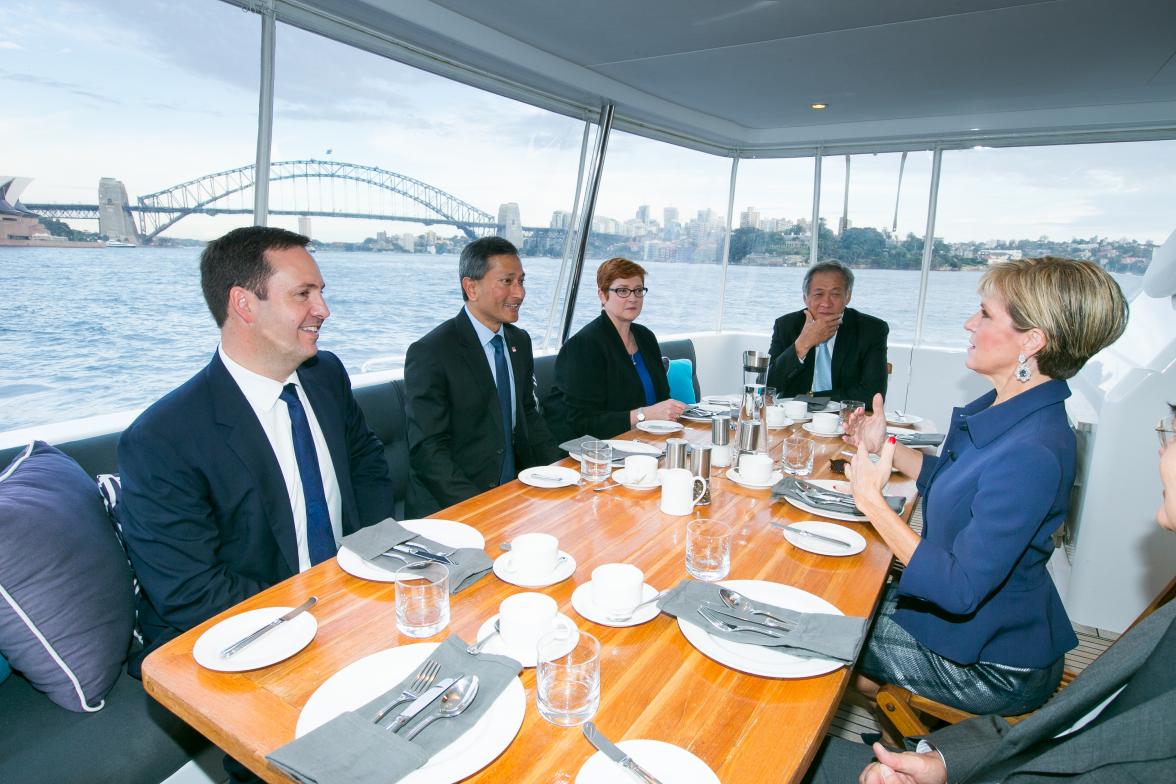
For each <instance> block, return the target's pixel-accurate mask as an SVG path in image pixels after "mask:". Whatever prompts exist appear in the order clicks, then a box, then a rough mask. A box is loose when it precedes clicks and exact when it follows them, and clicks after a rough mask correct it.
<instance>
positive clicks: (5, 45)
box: [0, 41, 24, 49]
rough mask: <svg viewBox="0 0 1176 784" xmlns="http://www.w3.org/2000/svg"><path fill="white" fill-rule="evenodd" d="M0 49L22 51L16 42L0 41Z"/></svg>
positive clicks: (21, 47)
mask: <svg viewBox="0 0 1176 784" xmlns="http://www.w3.org/2000/svg"><path fill="white" fill-rule="evenodd" d="M0 49H24V47H23V46H21V45H20V44H18V43H17V42H16V41H0Z"/></svg>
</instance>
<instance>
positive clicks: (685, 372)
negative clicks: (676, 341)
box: [666, 359, 698, 406]
mask: <svg viewBox="0 0 1176 784" xmlns="http://www.w3.org/2000/svg"><path fill="white" fill-rule="evenodd" d="M666 376H667V377H668V378H669V380H670V397H672V398H673V399H674V400H680V401H682V402H683V403H685V404H686V405H690V406H692V405H694V404H695V403H697V402H698V398H696V397H695V396H694V363H693V362H691V361H690V360H689V359H671V360H670V367H669V368H668V369H667V370H666Z"/></svg>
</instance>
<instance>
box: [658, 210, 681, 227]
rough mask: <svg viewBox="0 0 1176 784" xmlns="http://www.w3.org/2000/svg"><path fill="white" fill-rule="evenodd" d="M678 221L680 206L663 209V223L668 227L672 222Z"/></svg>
mask: <svg viewBox="0 0 1176 784" xmlns="http://www.w3.org/2000/svg"><path fill="white" fill-rule="evenodd" d="M677 222H678V208H677V207H666V208H664V209H663V210H662V223H663V224H665V227H666V228H667V229H668V228H669V227H670V224H672V223H677Z"/></svg>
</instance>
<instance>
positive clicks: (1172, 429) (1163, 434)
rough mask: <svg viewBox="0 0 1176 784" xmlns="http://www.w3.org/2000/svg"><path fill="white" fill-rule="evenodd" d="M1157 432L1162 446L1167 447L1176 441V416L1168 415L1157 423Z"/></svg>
mask: <svg viewBox="0 0 1176 784" xmlns="http://www.w3.org/2000/svg"><path fill="white" fill-rule="evenodd" d="M1156 434H1157V435H1158V436H1159V437H1160V446H1161V447H1167V446H1168V444H1171V443H1172V442H1173V441H1176V417H1171V416H1166V417H1164V418H1163V419H1161V420H1160V423H1159V424H1158V425H1156Z"/></svg>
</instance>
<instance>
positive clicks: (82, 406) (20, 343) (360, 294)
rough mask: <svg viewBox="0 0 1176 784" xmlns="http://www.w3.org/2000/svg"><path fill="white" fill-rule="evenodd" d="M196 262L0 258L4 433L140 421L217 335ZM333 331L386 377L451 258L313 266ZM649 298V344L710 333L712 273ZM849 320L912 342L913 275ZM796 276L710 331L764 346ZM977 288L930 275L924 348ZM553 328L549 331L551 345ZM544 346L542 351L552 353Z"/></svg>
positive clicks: (904, 275) (545, 297) (437, 303)
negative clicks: (4, 304) (71, 422)
mask: <svg viewBox="0 0 1176 784" xmlns="http://www.w3.org/2000/svg"><path fill="white" fill-rule="evenodd" d="M199 254H200V249H199V248H94V249H90V248H69V249H55V248H32V249H27V248H0V278H2V279H3V281H4V284H5V285H4V288H5V293H6V295H7V296H8V298H9V307H8V318H6V319H4V320H3V321H2V322H0V347H2V349H3V353H4V357H5V361H4V363H3V365H2V366H0V432H2V431H5V430H11V429H15V428H20V427H26V426H30V425H36V424H40V423H46V422H56V421H61V420H67V419H75V418H79V417H85V416H92V415H95V414H102V413H109V412H112V411H122V410H128V409H141V408H143V407H145V406H147V405H148V404H150V403H151V402H152V401H154V400H156V399H157V398H159V397H160V396H162V395H163V394H164V393H166V392H167V391H168V390H170V389H172V388H174V387H175V386H177V385H178V384H180V383H182V382H183V381H184V380H186V379H187V378H189V377H190V376H191V375H192V374H193V373H195V372H196V371H197V370H199V369H200V367H202V366H203V365H204V364H205V363H207V362H208V359H209V357H210V356H211V355H212V352H213V350H214V349H215V347H216V343H217V331H216V328H215V325H214V324H213V321H212V317H211V316H210V315H209V313H208V310H207V308H206V307H205V305H204V301H203V299H202V297H201V294H200V273H199V267H198V258H199ZM316 259H317V261H318V263H319V266H320V268H321V269H322V272H323V277H324V280H325V281H326V283H327V289H326V298H327V303H328V305H329V306H330V308H331V311H332V314H331V317H330V318H329V319H328V320H327V322H326V324H325V325H324V327H323V331H322V335H321V337H320V341H319V346H320V348H322V349H325V350H328V351H332V352H334V353H336V354H338V355H339V357H340V358H341V359H342V360H343V362H344V363H345V365H346V366H347V368H348V370H349V371H350V372H351V373H352V374H353V375H355V374H358V373H361V372H363V370H364V368H365V365H366V366H367V368H368V369H380V370H382V369H390V368H395V367H398V366H399V365H398V358H399V357H401V356H402V355H403V354H404V352H405V350H407V348H408V346H409V344H410V343H412V342H413V341H414V340H415V339H417V338H418V337H420V336H421V335H423V334H424V333H426V332H427V331H429V330H430V329H432V328H433V327H434V326H435V325H436V324H438V323H439V322H440V321H442V320H444V319H447V318H449V317H451V316H453V315H454V314H455V313H457V311H458V310H459V308H460V307H461V293H460V291H459V288H458V279H457V258H456V257H455V256H431V255H424V254H397V253H366V252H360V253H346V252H340V251H326V250H321V251H319V252H318V253H317V254H316ZM597 264H598V261H593V262H590V263H588V264H586V265H585V273H584V276H583V278H582V280H581V284H580V294H579V299H578V302H579V305H578V307H577V309H576V318H575V325H574V326H575V327H576V328H578V327H579V326H580V325H582V324H584V323H586V322H587V321H588V320H590V319H591V318H594V317H595V316H596V315H597V313H598V312H599V305H598V302H597V300H596V294H595V289H596V286H595V270H596V266H597ZM524 265H525V269H526V275H527V299H526V302H525V304H524V305H523V309H522V315H521V317H520V321H519V325H520V326H521V327H523V328H524V329H526V330H528V331H529V332H530V333H531V336H532V338H533V339H534V341H535V344H536V347H537V348H538V347H540V346H542V344H543V340H544V335H545V332H546V328H547V319H548V315H549V312H550V309H551V301H552V297H553V296H554V293H555V289H556V284H557V278H558V275H559V268H560V260H559V259H550V258H530V259H525V260H524ZM642 265H643V266H644V267H645V268H646V269H647V270H648V272H649V275H648V278H647V279H646V285H648V286H649V288H650V292H649V294H648V296H647V298H646V300H645V308H644V312H643V313H642V316H641V319H640V322H641V323H643V324H645V325H646V326H648V327H649V328H650V329H652V330H653V331H654V332H655V333H657V334H658V335H659V336H666V335H671V334H675V333H683V332H697V331H706V330H713V329H716V328H718V327H719V326H720V325H719V323H718V318H719V308H718V306H717V303H718V302H719V291H720V285H721V281H722V271H721V268H720V267H719V266H718V265H713V264H709V265H708V264H681V263H667V262H642ZM856 274H857V283H856V285H855V289H854V296H853V306H855V307H857V308H859V309H861V310H863V311H865V312H868V313H872V314H875V315H878V316H881V317H883V318H885V319H886V320H887V321H888V322H889V323H890V325H891V334H890V339H891V342H898V343H902V342H910V341H911V340H912V339H913V337H914V332H915V313H916V309H917V301H918V288H919V274H918V272H907V271H891V270H857V271H856ZM803 275H804V270H803V269H801V268H781V267H740V266H733V267H731V268H730V270H729V272H728V276H727V285H726V291H725V296H724V306H723V309H722V325H721V326H722V329H724V330H726V331H733V330H746V331H754V332H763V333H769V332H770V331H771V328H772V322H773V320H774V319H775V318H776V317H778V316H779V315H781V314H782V313H785V312H788V311H791V310H795V309H796V308H798V307H800V286H801V280H802V278H803ZM978 278H979V272H977V271H968V272H933V273H931V279H930V284H929V288H928V297H927V308H926V315H925V318H924V324H923V340H924V341H925V342H928V343H933V344H946V345H954V346H962V345H963V344H964V343H965V342H966V335H965V333H964V332H963V328H962V323H963V320H964V319H965V318H966V317H967V316H968V315H970V314H971V312H972V311H973V310H974V309H975V307H976V302H977V299H976V293H975V292H976V282H977V279H978ZM558 328H559V327H558V325H557V326H556V328H555V331H556V332H558ZM552 345H553V346H554V341H553V342H552Z"/></svg>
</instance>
